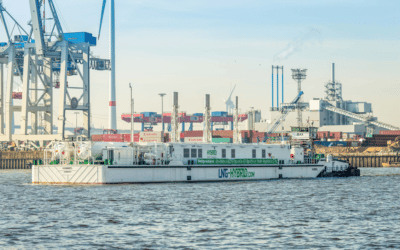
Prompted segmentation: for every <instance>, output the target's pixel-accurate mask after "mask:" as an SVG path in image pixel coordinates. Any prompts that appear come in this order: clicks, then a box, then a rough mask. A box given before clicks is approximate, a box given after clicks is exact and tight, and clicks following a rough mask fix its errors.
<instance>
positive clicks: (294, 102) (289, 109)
mask: <svg viewBox="0 0 400 250" xmlns="http://www.w3.org/2000/svg"><path fill="white" fill-rule="evenodd" d="M303 94H304V92H303V91H300V93H299V94H298V95H297V96H296V98H294V99H293V101H292V102H291V103H290V104H291V106H289V108H286V109H284V110H283V111H282V116H281V117H279V118H278V119H277V120H276V121H275V123H274V124H273V125H272V127H271V128H270V129H269V130H268V133H273V132H274V131H275V130H276V128H277V127H278V126H279V125H280V124H281V123H282V121H283V120H284V119H285V118H286V116H288V114H289V112H290V111H292V110H293V109H294V106H292V105H294V104H297V102H298V101H299V100H300V98H301V96H302V95H303Z"/></svg>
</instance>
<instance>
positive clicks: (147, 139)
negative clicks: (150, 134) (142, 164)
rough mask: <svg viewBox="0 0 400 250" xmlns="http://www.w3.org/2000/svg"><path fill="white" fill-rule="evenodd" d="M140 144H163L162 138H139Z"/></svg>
mask: <svg viewBox="0 0 400 250" xmlns="http://www.w3.org/2000/svg"><path fill="white" fill-rule="evenodd" d="M139 142H161V138H143V137H140V138H139Z"/></svg>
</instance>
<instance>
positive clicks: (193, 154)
mask: <svg viewBox="0 0 400 250" xmlns="http://www.w3.org/2000/svg"><path fill="white" fill-rule="evenodd" d="M191 151H192V155H191V158H197V150H196V149H195V148H192V150H191Z"/></svg>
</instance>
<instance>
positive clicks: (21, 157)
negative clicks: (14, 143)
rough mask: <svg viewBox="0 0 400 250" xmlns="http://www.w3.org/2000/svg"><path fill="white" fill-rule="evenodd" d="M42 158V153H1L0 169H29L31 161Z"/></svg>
mask: <svg viewBox="0 0 400 250" xmlns="http://www.w3.org/2000/svg"><path fill="white" fill-rule="evenodd" d="M43 158H44V151H19V152H15V151H2V152H0V169H31V168H32V163H33V161H37V160H42V159H43Z"/></svg>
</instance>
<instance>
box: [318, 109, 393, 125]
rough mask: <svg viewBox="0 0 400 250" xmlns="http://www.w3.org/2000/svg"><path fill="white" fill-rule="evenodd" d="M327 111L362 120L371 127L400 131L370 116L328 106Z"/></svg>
mask: <svg viewBox="0 0 400 250" xmlns="http://www.w3.org/2000/svg"><path fill="white" fill-rule="evenodd" d="M325 109H326V110H329V111H331V112H334V113H337V114H339V115H344V116H347V117H350V118H353V119H356V120H360V121H362V122H365V123H367V124H371V125H374V126H377V127H381V128H385V129H388V130H400V128H399V127H396V126H392V125H390V124H387V123H383V122H378V121H375V120H372V119H371V117H368V116H365V115H360V114H355V113H353V112H350V111H346V110H343V109H340V108H336V107H334V106H326V107H325Z"/></svg>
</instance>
